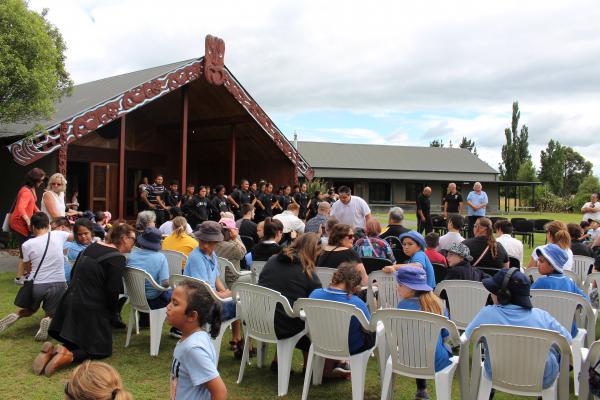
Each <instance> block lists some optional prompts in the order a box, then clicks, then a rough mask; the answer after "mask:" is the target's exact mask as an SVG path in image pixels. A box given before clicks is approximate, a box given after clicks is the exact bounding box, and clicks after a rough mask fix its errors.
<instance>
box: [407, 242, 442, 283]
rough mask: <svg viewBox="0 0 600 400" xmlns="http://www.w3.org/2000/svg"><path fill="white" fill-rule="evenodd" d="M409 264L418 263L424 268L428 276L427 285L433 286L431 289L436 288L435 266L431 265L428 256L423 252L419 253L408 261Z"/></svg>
mask: <svg viewBox="0 0 600 400" xmlns="http://www.w3.org/2000/svg"><path fill="white" fill-rule="evenodd" d="M408 263H409V264H410V263H418V264H421V265H422V266H423V269H424V270H425V273H426V274H427V285H429V286H431V288H435V273H434V272H433V265H431V261H429V258H427V255H426V254H425V252H424V251H423V250H419V251H417V252H416V253H415V254H414V255H413V256H412V257H411V258H410V260H409V261H408Z"/></svg>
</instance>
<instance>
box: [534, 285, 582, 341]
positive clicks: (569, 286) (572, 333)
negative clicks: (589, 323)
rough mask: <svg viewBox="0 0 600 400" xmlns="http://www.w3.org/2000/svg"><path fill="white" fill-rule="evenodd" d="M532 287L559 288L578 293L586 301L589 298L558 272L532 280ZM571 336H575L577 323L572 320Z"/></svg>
mask: <svg viewBox="0 0 600 400" xmlns="http://www.w3.org/2000/svg"><path fill="white" fill-rule="evenodd" d="M531 288H532V289H550V290H560V291H561V292H571V293H575V294H578V295H580V296H581V297H583V298H584V299H586V300H587V301H588V302H589V301H590V298H589V297H587V296H586V295H585V294H584V293H583V292H582V291H581V289H579V288H578V287H577V285H576V284H575V282H573V280H572V279H571V278H569V277H568V276H566V275H565V274H560V273H552V274H550V275H546V276H541V277H539V278H538V280H536V281H535V282H533V284H532V285H531ZM571 336H573V337H575V336H577V325H575V322H574V321H573V324H572V325H571Z"/></svg>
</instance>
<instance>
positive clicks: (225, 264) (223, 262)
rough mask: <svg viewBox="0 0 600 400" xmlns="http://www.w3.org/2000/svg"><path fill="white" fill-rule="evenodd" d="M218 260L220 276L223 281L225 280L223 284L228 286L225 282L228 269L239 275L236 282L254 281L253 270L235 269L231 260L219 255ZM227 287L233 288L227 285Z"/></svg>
mask: <svg viewBox="0 0 600 400" xmlns="http://www.w3.org/2000/svg"><path fill="white" fill-rule="evenodd" d="M217 261H218V264H219V276H220V277H221V282H223V286H225V287H227V283H226V282H225V281H226V279H225V276H226V274H225V271H226V270H229V271H231V272H232V273H233V274H234V275H236V276H237V281H236V282H248V283H249V282H252V271H238V270H237V269H235V267H234V266H233V264H232V263H231V261H229V260H228V259H226V258H223V257H218V260H217ZM227 289H231V288H230V287H227Z"/></svg>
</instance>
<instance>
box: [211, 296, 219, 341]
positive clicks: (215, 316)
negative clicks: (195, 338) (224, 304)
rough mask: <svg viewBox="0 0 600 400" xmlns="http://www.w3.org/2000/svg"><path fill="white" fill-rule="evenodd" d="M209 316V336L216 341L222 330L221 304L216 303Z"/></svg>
mask: <svg viewBox="0 0 600 400" xmlns="http://www.w3.org/2000/svg"><path fill="white" fill-rule="evenodd" d="M209 314H210V316H209V319H208V323H209V324H210V331H209V332H208V334H209V335H210V337H212V338H213V339H215V338H216V337H217V336H219V330H220V329H221V304H220V303H217V302H216V301H215V302H214V303H213V306H212V307H211V309H210V312H209Z"/></svg>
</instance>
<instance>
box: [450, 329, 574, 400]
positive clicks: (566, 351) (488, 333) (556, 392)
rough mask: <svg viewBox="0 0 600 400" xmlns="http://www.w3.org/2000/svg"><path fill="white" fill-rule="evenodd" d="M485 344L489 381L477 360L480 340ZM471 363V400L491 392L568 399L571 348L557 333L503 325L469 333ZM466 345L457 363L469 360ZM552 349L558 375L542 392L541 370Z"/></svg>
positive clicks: (486, 397) (547, 398) (486, 399)
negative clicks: (556, 353)
mask: <svg viewBox="0 0 600 400" xmlns="http://www.w3.org/2000/svg"><path fill="white" fill-rule="evenodd" d="M484 339H485V342H486V343H487V349H488V355H489V357H490V364H491V367H492V378H491V379H489V378H488V377H487V376H486V375H485V370H484V368H483V362H481V358H480V357H479V356H478V355H479V354H481V350H482V346H483V344H482V340H484ZM470 343H472V344H473V357H472V363H471V374H470V375H471V379H470V383H471V384H470V391H471V396H470V397H471V398H473V399H475V398H477V399H478V400H483V399H485V400H488V399H489V397H490V392H491V390H492V388H494V389H496V390H498V391H502V392H506V393H510V394H514V395H518V396H538V397H539V396H541V397H542V399H544V400H550V399H552V400H557V399H561V400H562V399H568V398H569V362H570V360H571V348H570V347H569V343H568V342H567V339H566V338H565V337H564V336H562V335H561V334H559V333H558V332H554V331H550V330H547V329H536V328H525V327H520V326H506V325H482V326H480V327H478V328H476V329H475V330H473V332H472V334H471V338H470ZM470 343H469V342H467V343H464V344H463V346H462V347H461V350H463V351H462V352H461V355H460V357H461V360H464V361H465V362H468V360H469V354H468V352H469V348H470V346H469V344H470ZM552 345H556V346H557V347H558V350H559V352H560V354H561V357H560V372H559V375H558V378H557V379H556V381H554V383H553V384H552V385H551V386H550V387H548V388H547V389H544V388H543V387H542V383H543V379H544V367H545V364H546V358H547V357H548V352H549V350H550V347H551V346H552Z"/></svg>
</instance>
